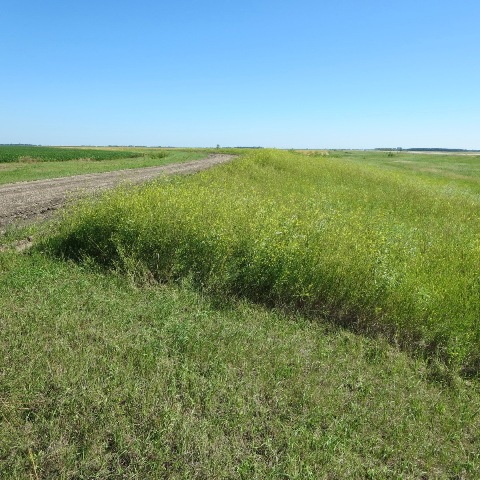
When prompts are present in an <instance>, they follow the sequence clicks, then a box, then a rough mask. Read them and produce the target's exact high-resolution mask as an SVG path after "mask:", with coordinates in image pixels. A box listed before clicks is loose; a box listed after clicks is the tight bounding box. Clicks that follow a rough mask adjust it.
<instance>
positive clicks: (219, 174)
mask: <svg viewBox="0 0 480 480" xmlns="http://www.w3.org/2000/svg"><path fill="white" fill-rule="evenodd" d="M308 153H311V152H308ZM364 157H365V158H364ZM424 157H425V158H423V156H422V157H421V158H419V157H415V158H418V161H419V162H420V163H419V168H417V169H415V168H414V166H412V165H411V164H409V163H406V162H403V163H402V162H395V160H398V159H403V160H410V156H402V157H394V158H392V157H387V156H386V155H382V154H374V155H373V154H368V153H367V154H365V153H363V152H359V153H343V152H328V155H327V154H326V153H325V152H321V153H319V154H318V156H316V155H308V156H305V155H301V154H298V153H294V152H293V153H282V152H277V151H275V152H253V153H248V154H247V157H245V158H243V159H240V160H235V161H234V162H233V163H231V164H228V165H222V166H219V167H216V168H215V169H214V170H212V171H210V172H205V173H202V174H199V175H195V176H192V177H189V178H181V179H179V178H170V179H165V180H163V181H162V182H159V183H155V184H150V185H148V186H145V187H137V188H134V189H131V190H125V189H119V190H117V191H115V192H110V193H108V194H106V195H105V196H104V197H103V199H101V200H100V201H95V202H93V203H92V202H86V203H82V204H80V205H79V206H78V207H76V209H74V210H73V211H70V212H69V213H67V214H66V215H65V218H64V219H63V220H62V221H61V222H60V224H48V223H47V224H41V225H30V226H28V227H24V228H16V227H12V228H10V229H9V230H7V232H6V233H5V234H4V235H3V236H1V237H0V328H1V331H2V335H1V336H0V422H1V428H0V478H2V479H3V478H5V479H17V478H63V479H79V478H89V479H93V478H98V479H104V478H132V479H133V478H146V479H147V478H151V479H158V478H168V479H181V478H197V479H207V478H208V479H211V478H214V479H221V478H225V479H226V478H229V479H231V478H233V479H255V478H258V479H268V478H271V479H281V478H282V479H283V478H292V479H305V478H307V479H308V478H312V479H322V478H325V479H329V478H330V479H331V478H358V479H364V478H369V479H390V478H391V479H397V478H402V479H403V478H405V479H409V478H410V479H417V478H426V479H427V478H428V479H430V478H432V479H433V478H452V479H453V478H459V479H460V478H461V479H476V478H479V477H480V435H479V432H480V383H479V382H478V379H477V378H468V377H466V376H465V373H466V371H465V370H463V371H462V370H461V366H465V365H470V367H472V365H473V366H474V365H475V364H474V362H472V359H473V358H474V354H473V353H472V352H474V349H475V348H476V344H475V343H469V342H472V337H469V336H468V335H466V336H465V332H466V333H467V334H468V332H469V328H470V327H471V326H472V322H473V321H474V320H473V319H474V316H473V312H475V309H476V308H477V306H476V305H477V304H476V302H477V298H476V297H477V296H478V295H475V292H476V290H475V288H474V285H473V286H472V289H471V290H468V289H466V290H464V289H465V285H466V284H465V283H462V282H468V279H469V278H470V279H472V278H473V279H474V278H476V277H475V275H476V274H474V271H475V269H476V265H477V264H476V263H475V262H476V256H475V255H474V253H475V251H471V249H472V245H475V244H474V243H473V244H472V242H473V241H474V240H475V239H476V238H477V234H478V231H477V229H478V225H477V220H476V217H475V215H474V214H475V212H476V210H477V208H478V201H479V197H478V193H479V192H478V191H477V184H476V181H475V177H476V175H477V173H476V165H475V163H474V162H472V163H471V164H469V165H468V161H466V162H465V163H467V165H466V166H465V164H464V162H463V160H462V159H460V158H458V157H448V158H442V160H441V161H439V162H438V163H436V160H437V158H436V156H435V158H432V157H429V156H424ZM423 162H426V163H427V164H428V165H427V167H425V166H424V165H423ZM455 162H457V163H461V164H462V165H461V166H458V167H457V166H455ZM423 168H429V169H430V170H429V171H424V170H421V169H423ZM432 169H436V170H438V171H431V170H432ZM459 169H463V171H462V174H461V175H462V176H463V177H468V178H463V177H462V178H457V174H458V172H459ZM452 173H453V174H454V175H455V177H453V178H452ZM27 236H28V237H32V238H33V241H34V247H33V248H32V249H29V250H27V251H24V252H22V253H20V252H17V251H16V250H15V243H16V242H18V241H21V240H22V239H24V238H25V237H27ZM45 239H47V240H45ZM52 253H55V254H56V255H53V256H52ZM59 253H61V254H62V255H60V256H58V254H59ZM69 258H71V259H74V260H75V261H72V260H70V259H69ZM460 267H461V268H460ZM306 279H308V282H306V281H305V280H306ZM158 280H160V282H159V281H158ZM315 282H316V283H315ZM311 284H312V285H311ZM314 287H315V288H314ZM420 287H421V288H420ZM316 288H318V289H319V290H318V291H319V292H320V293H321V296H320V295H319V294H318V293H316V290H315V289H316ZM305 292H307V293H309V294H308V295H304V293H305ZM314 295H317V297H316V298H314ZM455 295H458V296H459V298H456V297H455ZM405 299H406V300H405ZM252 300H254V301H253V302H252ZM420 300H421V303H418V302H420ZM382 302H383V303H382ZM415 302H417V303H415ZM442 302H443V303H442ZM405 306H409V308H410V309H409V310H407V312H408V315H406V314H405V311H403V310H402V308H405ZM444 308H445V310H442V309H444ZM379 309H380V310H379ZM402 311H403V312H404V316H401V312H402ZM419 312H420V314H419ZM432 312H434V313H435V312H436V314H437V313H438V312H440V313H443V317H442V316H435V317H431V318H430V317H429V315H433V313H432ZM455 312H457V314H455ZM415 315H416V316H415ZM432 318H433V319H435V320H436V321H437V322H438V323H434V322H433V320H432ZM442 322H443V323H442ZM469 322H470V323H469ZM366 331H367V332H368V333H369V334H374V335H364V334H362V333H361V332H366ZM438 331H442V332H445V336H443V337H442V336H440V337H438V336H436V334H437V332H438ZM392 332H393V333H392ZM432 338H433V339H436V340H437V342H438V344H437V346H436V348H430V349H429V347H432V343H431V341H432ZM392 339H396V340H397V343H395V342H393V343H392V341H391V340H392ZM401 339H403V341H404V342H407V343H404V344H403V346H408V345H410V346H412V345H413V346H414V347H415V348H414V349H417V350H416V351H417V352H418V351H419V352H422V354H421V355H410V354H409V351H406V350H405V349H404V348H401V347H402V345H401V342H400V340H401ZM473 340H475V338H474V337H473ZM408 342H410V343H408ZM469 362H470V363H469ZM470 372H471V373H472V372H473V374H474V373H475V371H474V370H473V371H472V370H471V371H470Z"/></svg>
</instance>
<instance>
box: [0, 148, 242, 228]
mask: <svg viewBox="0 0 480 480" xmlns="http://www.w3.org/2000/svg"><path fill="white" fill-rule="evenodd" d="M233 157H234V155H222V154H216V155H209V156H208V157H207V158H204V159H201V160H193V161H191V162H184V163H173V164H170V165H164V166H162V167H147V168H135V169H130V170H117V171H114V172H106V173H90V174H86V175H75V176H73V177H62V178H53V179H49V180H35V181H32V182H19V183H11V184H7V185H2V186H0V230H2V229H4V228H5V227H6V226H7V225H9V224H12V223H25V222H29V221H31V220H38V219H42V218H46V217H48V216H50V215H51V214H52V213H53V212H54V211H55V210H57V209H58V208H60V207H61V206H63V205H64V204H65V202H66V200H67V199H71V198H75V197H79V196H81V195H85V194H89V193H94V192H98V191H100V190H104V189H107V188H112V187H114V186H116V185H118V184H120V183H122V182H128V183H141V182H144V181H147V180H152V179H154V178H155V177H157V176H159V175H172V174H187V173H195V172H198V171H200V170H205V169H207V168H209V167H212V166H213V165H217V164H219V163H223V162H228V161H229V160H231V159H232V158H233ZM0 233H1V232H0Z"/></svg>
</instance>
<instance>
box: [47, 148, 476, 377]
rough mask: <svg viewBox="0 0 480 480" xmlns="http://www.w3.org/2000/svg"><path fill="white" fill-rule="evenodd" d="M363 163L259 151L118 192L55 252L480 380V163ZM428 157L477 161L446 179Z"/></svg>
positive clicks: (68, 224) (64, 228)
mask: <svg viewBox="0 0 480 480" xmlns="http://www.w3.org/2000/svg"><path fill="white" fill-rule="evenodd" d="M363 156H364V155H363V154H361V153H360V154H350V155H349V154H340V153H337V154H335V153H334V154H332V155H325V154H324V153H322V154H321V155H318V156H316V155H310V156H305V155H302V154H298V153H295V152H293V153H286V152H279V151H263V152H253V153H250V154H249V155H247V156H246V157H244V158H243V159H241V160H237V161H235V162H233V163H231V164H229V165H224V166H222V167H221V168H217V169H215V170H212V171H209V172H205V173H202V174H200V175H196V176H194V177H191V178H186V179H185V178H184V179H173V180H168V181H167V182H163V183H160V184H150V185H147V186H142V187H137V188H135V189H133V190H128V191H125V190H122V189H119V190H116V191H113V192H109V193H107V194H106V195H105V196H104V198H103V199H102V200H101V201H94V202H91V201H87V202H84V203H82V204H80V205H79V206H78V207H76V208H75V209H74V210H73V211H71V212H69V213H68V215H67V217H66V218H65V219H64V221H63V222H62V224H61V226H60V228H59V230H58V233H57V235H56V236H55V237H53V238H52V239H51V240H50V243H49V248H50V249H51V251H55V252H56V253H57V254H60V255H63V256H66V257H68V258H74V259H76V260H81V259H84V258H89V259H94V261H95V262H97V263H99V264H101V265H104V266H107V267H120V268H121V269H123V270H125V271H128V272H130V273H132V274H133V275H151V276H152V277H153V278H155V279H157V280H159V281H162V282H164V281H170V280H179V279H182V278H187V277H188V278H192V279H193V282H194V283H195V284H196V285H197V286H200V287H202V288H203V289H205V290H206V291H208V292H211V293H221V294H224V293H225V292H228V293H229V294H233V295H236V296H239V297H243V298H248V299H250V300H253V301H257V302H262V303H264V304H266V305H270V306H276V307H288V308H293V309H299V310H300V311H302V312H304V313H306V314H307V313H308V314H309V315H312V316H313V317H316V318H328V319H329V320H330V321H333V322H335V323H337V324H340V325H344V326H348V327H349V328H351V329H353V330H354V331H361V332H370V333H374V334H376V333H381V334H384V335H387V336H388V337H389V338H391V339H392V340H394V341H396V342H397V343H399V344H401V345H403V346H404V347H406V348H407V349H408V350H410V351H414V352H417V353H420V354H422V355H424V356H425V357H427V358H435V359H438V360H440V361H441V362H443V363H445V364H447V365H449V366H450V367H451V368H453V369H454V370H461V371H462V372H463V374H464V375H478V373H479V368H480V358H479V351H480V349H479V347H480V325H479V318H480V315H479V313H480V297H479V295H478V292H479V286H480V283H479V282H480V277H479V276H478V272H479V271H480V256H479V255H478V251H479V248H480V243H479V238H480V236H479V233H480V225H479V219H478V214H477V212H478V208H479V202H480V197H479V196H478V184H477V181H476V178H477V177H475V171H474V170H475V164H474V163H473V162H472V163H471V165H472V169H473V171H470V170H468V169H464V171H463V174H462V175H463V176H466V177H467V178H466V179H465V178H452V176H451V175H450V174H449V175H439V174H434V175H433V174H432V172H430V171H429V172H423V171H420V172H419V171H418V170H412V169H411V165H410V164H408V163H405V162H404V163H400V162H396V163H393V162H394V161H395V160H398V159H399V158H401V157H395V158H393V159H392V157H391V156H387V155H383V156H382V154H376V155H372V154H370V156H369V157H368V158H362V157H363ZM410 157H413V154H410V156H408V157H407V159H408V158H410ZM427 157H428V156H427V155H424V156H423V157H421V160H422V161H424V162H430V165H431V166H432V165H435V168H436V169H440V171H442V172H446V171H447V172H448V171H449V170H448V169H452V168H454V167H453V166H452V163H453V162H466V163H468V162H470V160H466V159H463V158H462V159H461V160H460V159H458V157H450V161H448V160H445V161H444V163H445V165H447V166H448V168H443V169H442V165H441V164H440V163H438V164H437V163H435V162H436V161H437V159H436V157H433V156H430V157H429V158H427ZM415 158H417V157H415ZM419 160H420V159H419ZM405 165H407V167H406V166H405Z"/></svg>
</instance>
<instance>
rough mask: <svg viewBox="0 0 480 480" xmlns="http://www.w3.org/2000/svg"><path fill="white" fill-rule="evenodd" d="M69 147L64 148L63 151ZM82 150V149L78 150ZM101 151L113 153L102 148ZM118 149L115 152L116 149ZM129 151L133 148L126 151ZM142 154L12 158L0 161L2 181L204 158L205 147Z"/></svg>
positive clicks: (8, 181) (157, 164) (148, 151)
mask: <svg viewBox="0 0 480 480" xmlns="http://www.w3.org/2000/svg"><path fill="white" fill-rule="evenodd" d="M64 150H68V149H62V152H63V151H64ZM79 151H80V152H83V150H79ZM99 151H100V152H107V153H112V152H110V151H105V150H99ZM113 153H115V152H113ZM124 153H128V154H129V155H130V153H131V152H124ZM137 154H138V155H139V156H137V157H134V158H133V157H132V156H127V157H125V156H124V154H122V155H123V156H121V157H120V158H116V157H114V158H111V159H103V160H100V159H99V160H88V159H85V158H84V157H80V159H70V160H64V161H58V160H55V161H47V160H43V161H41V162H32V163H29V162H11V163H4V164H1V163H0V185H1V184H6V183H15V182H25V181H30V180H45V179H47V178H57V177H68V176H71V175H81V174H85V173H103V172H112V171H115V170H123V169H129V168H143V167H155V166H160V165H166V164H169V163H177V162H184V161H189V160H196V159H199V158H203V157H204V156H205V155H206V154H205V153H204V152H202V151H172V150H160V151H157V150H145V151H142V152H140V153H139V152H137ZM80 155H81V153H80Z"/></svg>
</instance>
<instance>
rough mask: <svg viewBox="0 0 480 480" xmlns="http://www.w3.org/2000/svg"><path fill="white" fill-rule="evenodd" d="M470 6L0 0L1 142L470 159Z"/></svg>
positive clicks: (473, 139) (479, 135)
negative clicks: (365, 151) (433, 150)
mask: <svg viewBox="0 0 480 480" xmlns="http://www.w3.org/2000/svg"><path fill="white" fill-rule="evenodd" d="M479 20H480V2H478V0H476V1H473V0H472V1H463V0H458V1H456V2H453V1H451V0H450V1H444V0H436V1H433V0H416V1H411V0H403V1H394V2H387V1H385V0H382V1H379V0H375V1H373V0H362V1H360V0H357V1H354V0H330V1H309V0H308V1H307V0H296V1H283V2H282V1H275V2H274V1H270V0H256V1H253V0H242V1H228V0H224V1H211V0H202V1H200V0H198V1H195V0H177V1H169V2H166V1H165V2H164V1H150V0H147V1H145V0H137V1H135V2H134V1H122V0H116V1H112V0H97V1H95V2H93V1H90V0H83V1H82V2H66V1H51V0H43V1H38V0H36V1H32V0H29V1H23V0H16V1H12V0H3V1H2V4H1V14H0V89H1V90H0V91H1V92H2V93H1V95H0V112H1V114H0V143H38V144H51V145H83V144H88V145H108V144H121V145H125V144H127V145H128V144H135V145H171V146H215V145H216V144H220V145H222V146H253V145H260V146H265V147H277V148H374V147H379V146H393V147H396V146H402V147H414V146H426V147H449V148H454V147H458V148H472V149H473V148H476V149H480V60H479V57H480V28H479V27H478V22H479Z"/></svg>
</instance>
